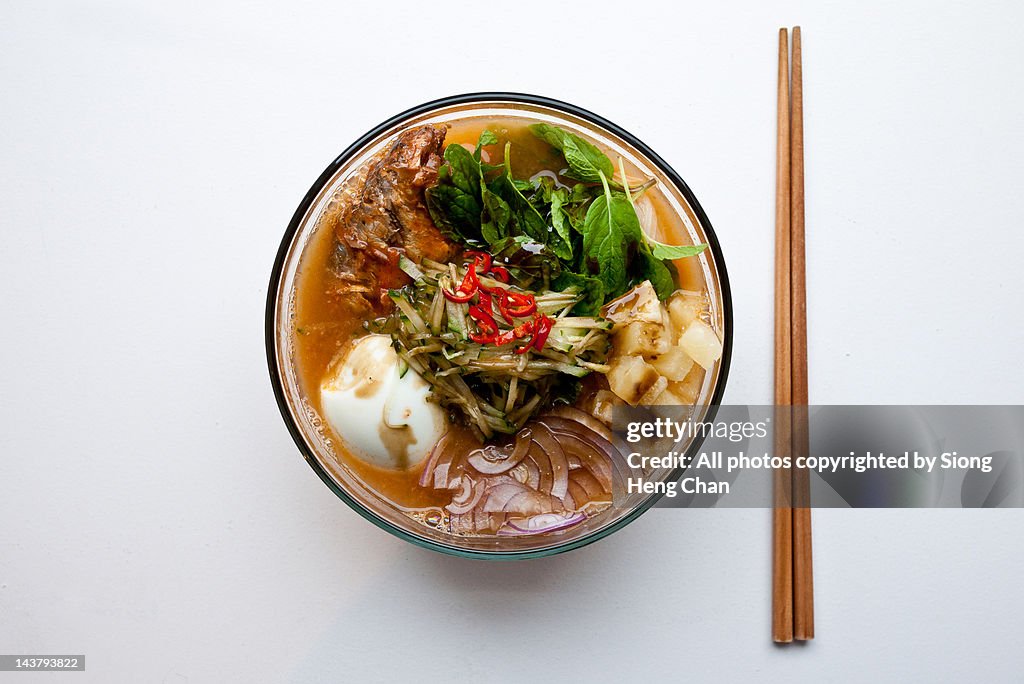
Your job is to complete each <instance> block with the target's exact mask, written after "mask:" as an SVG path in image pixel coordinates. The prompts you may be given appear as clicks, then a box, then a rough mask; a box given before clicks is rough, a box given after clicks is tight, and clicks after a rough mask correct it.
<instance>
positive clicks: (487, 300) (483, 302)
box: [477, 285, 494, 316]
mask: <svg viewBox="0 0 1024 684" xmlns="http://www.w3.org/2000/svg"><path fill="white" fill-rule="evenodd" d="M477 294H479V295H480V308H481V309H483V310H484V311H486V312H487V313H489V314H491V315H492V316H493V315H494V308H493V307H492V306H491V292H490V290H488V289H487V288H485V287H484V286H483V285H481V286H480V291H479V292H478V293H477Z"/></svg>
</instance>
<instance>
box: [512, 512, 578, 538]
mask: <svg viewBox="0 0 1024 684" xmlns="http://www.w3.org/2000/svg"><path fill="white" fill-rule="evenodd" d="M586 519H587V516H586V515H585V514H583V513H580V512H576V513H569V514H567V515H562V514H559V513H542V514H540V515H534V516H530V517H529V518H526V519H525V520H523V519H512V520H509V521H508V522H507V523H505V525H503V526H502V527H501V528H500V529H499V530H498V534H502V535H524V534H543V533H545V532H554V531H556V530H564V529H566V528H569V527H572V526H573V525H578V524H579V523H581V522H583V521H584V520H586Z"/></svg>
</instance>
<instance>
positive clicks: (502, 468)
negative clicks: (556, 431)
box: [466, 428, 532, 475]
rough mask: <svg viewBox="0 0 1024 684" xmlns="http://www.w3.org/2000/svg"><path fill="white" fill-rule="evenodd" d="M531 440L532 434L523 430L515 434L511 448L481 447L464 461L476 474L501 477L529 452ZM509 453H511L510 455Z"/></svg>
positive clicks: (527, 429) (525, 429)
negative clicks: (513, 444)
mask: <svg viewBox="0 0 1024 684" xmlns="http://www.w3.org/2000/svg"><path fill="white" fill-rule="evenodd" d="M531 439H532V433H531V432H530V429H529V428H523V429H522V430H520V431H519V432H518V433H516V441H515V446H514V447H513V448H511V449H509V448H508V447H506V448H505V449H500V448H498V447H494V446H485V447H481V448H480V449H474V450H473V451H471V452H470V454H469V456H468V457H467V458H466V460H467V461H469V464H470V465H471V466H473V467H474V468H475V469H476V470H477V471H478V472H480V473H483V474H484V475H501V474H502V473H507V472H508V471H510V470H512V469H513V468H515V467H516V466H517V465H519V462H520V461H522V460H523V458H525V457H526V454H527V453H528V452H529V450H530V440H531ZM509 451H511V454H510V453H509Z"/></svg>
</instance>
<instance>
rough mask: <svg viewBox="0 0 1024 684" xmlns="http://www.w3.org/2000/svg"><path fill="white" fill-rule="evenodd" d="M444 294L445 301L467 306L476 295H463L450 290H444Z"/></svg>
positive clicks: (472, 293)
mask: <svg viewBox="0 0 1024 684" xmlns="http://www.w3.org/2000/svg"><path fill="white" fill-rule="evenodd" d="M442 292H443V293H444V296H445V299H447V300H449V301H452V302H457V303H459V304H465V303H466V302H468V301H469V300H471V299H473V297H474V296H475V295H476V292H467V293H462V292H449V291H448V290H442Z"/></svg>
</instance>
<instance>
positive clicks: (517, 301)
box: [498, 290, 537, 318]
mask: <svg viewBox="0 0 1024 684" xmlns="http://www.w3.org/2000/svg"><path fill="white" fill-rule="evenodd" d="M498 308H500V309H501V313H502V314H505V316H506V318H507V317H509V316H513V317H515V318H526V317H527V316H530V315H532V314H533V313H534V312H535V311H536V310H537V300H536V299H535V298H534V296H533V295H532V294H525V293H522V294H521V293H519V292H509V291H508V290H505V291H503V292H502V293H501V298H500V299H499V300H498Z"/></svg>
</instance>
